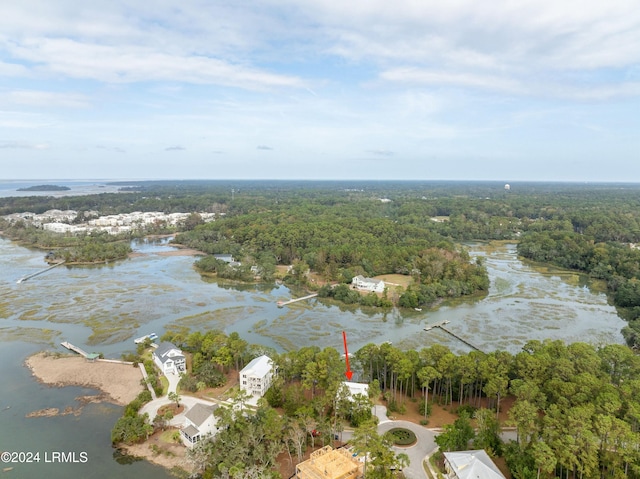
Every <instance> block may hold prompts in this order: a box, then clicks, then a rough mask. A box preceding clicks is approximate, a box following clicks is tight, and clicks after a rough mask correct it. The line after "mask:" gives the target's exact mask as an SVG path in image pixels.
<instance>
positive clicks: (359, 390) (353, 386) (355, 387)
mask: <svg viewBox="0 0 640 479" xmlns="http://www.w3.org/2000/svg"><path fill="white" fill-rule="evenodd" d="M342 384H344V385H345V386H347V389H349V397H348V399H349V400H350V401H353V400H354V397H355V395H356V394H362V395H363V396H366V397H368V396H369V385H368V384H365V383H352V382H350V381H343V382H342Z"/></svg>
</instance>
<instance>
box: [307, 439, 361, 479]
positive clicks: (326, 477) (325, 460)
mask: <svg viewBox="0 0 640 479" xmlns="http://www.w3.org/2000/svg"><path fill="white" fill-rule="evenodd" d="M358 471H360V472H361V471H362V463H361V462H360V461H358V460H357V459H354V458H353V456H352V455H351V453H350V452H349V451H347V450H345V449H333V448H332V447H331V446H325V447H323V448H322V449H318V450H317V451H314V452H312V453H311V456H310V457H309V459H307V460H306V461H304V462H301V463H300V464H298V465H297V466H296V472H297V477H298V478H299V479H344V478H351V477H356V475H357V474H356V473H357V472H358Z"/></svg>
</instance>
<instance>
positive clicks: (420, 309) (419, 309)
mask: <svg viewBox="0 0 640 479" xmlns="http://www.w3.org/2000/svg"><path fill="white" fill-rule="evenodd" d="M413 309H415V310H416V311H418V312H420V311H422V308H413Z"/></svg>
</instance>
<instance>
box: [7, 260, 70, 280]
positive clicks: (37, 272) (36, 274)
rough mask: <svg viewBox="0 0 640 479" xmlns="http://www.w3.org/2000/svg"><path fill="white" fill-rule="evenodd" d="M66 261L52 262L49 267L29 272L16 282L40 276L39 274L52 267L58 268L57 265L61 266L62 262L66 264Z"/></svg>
mask: <svg viewBox="0 0 640 479" xmlns="http://www.w3.org/2000/svg"><path fill="white" fill-rule="evenodd" d="M64 263H65V262H64V261H61V262H60V263H56V264H52V265H51V266H49V267H48V268H45V269H41V270H40V271H36V272H35V273H31V274H28V275H26V276H23V277H22V278H20V279H19V280H18V281H16V283H18V284H20V283H24V282H25V281H26V280H28V279H30V278H33V277H34V276H38V275H39V274H42V273H46V272H47V271H49V270H50V269H53V268H56V267H58V266H60V265H61V264H64Z"/></svg>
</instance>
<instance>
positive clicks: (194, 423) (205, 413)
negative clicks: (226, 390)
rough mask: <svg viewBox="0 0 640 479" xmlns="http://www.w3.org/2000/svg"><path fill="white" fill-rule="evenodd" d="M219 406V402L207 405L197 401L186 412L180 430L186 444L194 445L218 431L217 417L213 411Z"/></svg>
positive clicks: (188, 445)
mask: <svg viewBox="0 0 640 479" xmlns="http://www.w3.org/2000/svg"><path fill="white" fill-rule="evenodd" d="M217 408H218V405H217V404H214V405H211V406H207V405H205V404H201V403H197V404H196V405H195V406H193V407H192V408H191V409H189V410H188V411H187V412H186V414H185V415H184V425H183V426H182V430H181V431H180V434H181V436H182V442H183V443H184V444H185V446H187V447H193V445H194V444H196V443H197V442H199V441H201V440H202V439H204V438H205V437H207V436H214V435H215V434H216V433H217V432H218V428H217V426H216V424H217V419H216V417H215V416H214V415H213V411H215V410H216V409H217Z"/></svg>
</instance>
